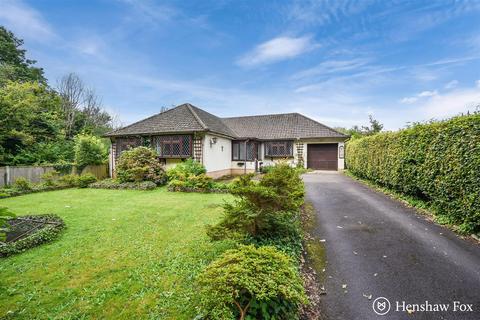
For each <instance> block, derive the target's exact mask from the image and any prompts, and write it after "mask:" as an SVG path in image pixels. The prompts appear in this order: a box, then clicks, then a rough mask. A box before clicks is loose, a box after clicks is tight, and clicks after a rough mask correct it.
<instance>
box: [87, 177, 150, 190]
mask: <svg viewBox="0 0 480 320" xmlns="http://www.w3.org/2000/svg"><path fill="white" fill-rule="evenodd" d="M88 187H89V188H94V189H131V190H153V189H155V188H156V187H157V185H156V184H155V183H154V182H152V181H142V182H120V181H118V180H115V179H105V180H102V181H98V182H94V183H92V184H90V185H89V186H88Z"/></svg>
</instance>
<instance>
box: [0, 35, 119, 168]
mask: <svg viewBox="0 0 480 320" xmlns="http://www.w3.org/2000/svg"><path fill="white" fill-rule="evenodd" d="M22 45H23V40H20V39H18V38H16V37H15V35H14V34H13V33H11V32H10V31H8V30H6V29H5V28H4V27H0V165H19V164H22V165H28V164H44V163H58V162H72V161H73V160H74V150H73V145H74V143H73V138H74V137H75V136H76V135H78V134H81V133H82V134H84V133H88V134H92V135H101V134H104V133H105V132H107V131H109V130H110V129H111V128H112V125H113V122H112V121H113V120H114V119H113V117H112V116H111V115H110V114H109V113H108V112H106V111H105V110H104V109H103V107H102V103H101V99H100V98H99V97H98V96H97V94H96V93H95V91H94V90H93V89H92V88H88V87H87V86H86V85H85V84H84V83H83V81H82V80H81V79H80V78H79V77H78V76H77V75H75V74H68V75H67V76H65V77H63V78H62V80H61V81H60V85H59V88H58V89H57V91H56V90H53V89H51V88H50V87H49V86H48V84H47V81H46V79H45V78H44V76H43V70H42V69H41V68H38V67H35V66H34V64H35V61H33V60H30V59H27V58H26V51H25V50H24V49H22V48H21V47H22Z"/></svg>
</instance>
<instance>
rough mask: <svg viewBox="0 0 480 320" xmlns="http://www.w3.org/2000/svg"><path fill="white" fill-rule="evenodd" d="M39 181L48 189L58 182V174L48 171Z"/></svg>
mask: <svg viewBox="0 0 480 320" xmlns="http://www.w3.org/2000/svg"><path fill="white" fill-rule="evenodd" d="M41 179H42V182H43V184H44V185H45V186H48V187H52V186H55V185H56V184H57V180H58V172H57V171H49V172H47V173H44V174H42V176H41Z"/></svg>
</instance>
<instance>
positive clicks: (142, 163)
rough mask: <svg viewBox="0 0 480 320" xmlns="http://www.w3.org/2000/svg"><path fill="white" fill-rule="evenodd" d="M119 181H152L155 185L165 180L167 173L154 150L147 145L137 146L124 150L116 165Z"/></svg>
mask: <svg viewBox="0 0 480 320" xmlns="http://www.w3.org/2000/svg"><path fill="white" fill-rule="evenodd" d="M116 172H117V177H118V180H119V181H120V182H123V183H125V182H141V181H152V182H154V183H155V184H156V185H163V184H165V183H166V182H167V175H166V173H165V171H164V169H163V166H162V165H161V164H160V162H159V161H158V159H157V155H156V153H155V151H154V150H152V149H150V148H147V147H137V148H133V149H131V150H127V151H124V152H123V153H122V154H121V156H120V158H119V160H118V163H117V166H116Z"/></svg>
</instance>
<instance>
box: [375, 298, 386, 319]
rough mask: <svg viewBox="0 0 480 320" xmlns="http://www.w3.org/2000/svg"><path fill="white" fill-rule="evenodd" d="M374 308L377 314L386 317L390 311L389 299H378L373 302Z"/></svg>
mask: <svg viewBox="0 0 480 320" xmlns="http://www.w3.org/2000/svg"><path fill="white" fill-rule="evenodd" d="M372 308H373V311H374V312H375V313H376V314H378V315H379V316H384V315H386V314H387V313H388V312H389V311H390V301H388V299H387V298H384V297H378V298H377V299H375V300H373V304H372Z"/></svg>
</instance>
